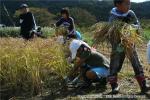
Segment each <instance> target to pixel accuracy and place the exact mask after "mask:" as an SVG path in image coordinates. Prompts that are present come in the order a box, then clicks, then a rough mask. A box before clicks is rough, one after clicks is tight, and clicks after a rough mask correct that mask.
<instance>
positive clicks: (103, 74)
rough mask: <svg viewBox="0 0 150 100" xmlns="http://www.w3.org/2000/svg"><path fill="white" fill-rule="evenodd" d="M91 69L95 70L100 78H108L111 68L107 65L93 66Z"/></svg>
mask: <svg viewBox="0 0 150 100" xmlns="http://www.w3.org/2000/svg"><path fill="white" fill-rule="evenodd" d="M90 71H92V72H94V73H95V74H96V75H97V77H98V78H106V77H107V76H108V75H109V70H108V68H105V67H93V68H91V69H90Z"/></svg>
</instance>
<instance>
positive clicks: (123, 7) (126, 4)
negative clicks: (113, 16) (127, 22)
mask: <svg viewBox="0 0 150 100" xmlns="http://www.w3.org/2000/svg"><path fill="white" fill-rule="evenodd" d="M114 5H115V7H117V9H118V10H120V11H121V12H123V13H126V12H128V11H129V9H130V5H131V3H130V0H114Z"/></svg>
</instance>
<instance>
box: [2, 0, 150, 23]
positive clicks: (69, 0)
mask: <svg viewBox="0 0 150 100" xmlns="http://www.w3.org/2000/svg"><path fill="white" fill-rule="evenodd" d="M3 2H4V4H5V5H6V7H7V9H8V12H9V13H10V15H13V14H14V12H15V10H16V8H18V7H19V5H20V4H21V3H27V4H28V5H29V7H36V8H40V9H42V8H44V9H45V8H46V9H47V8H48V11H49V12H50V13H53V14H55V15H56V14H57V13H59V12H60V10H61V8H63V7H69V9H74V8H78V9H79V10H80V9H84V10H86V11H87V12H89V13H90V14H91V15H92V16H95V17H96V20H97V21H108V17H109V12H110V10H111V9H112V7H113V3H112V2H110V0H107V1H106V0H103V1H98V0H86V2H85V1H84V0H52V1H51V0H44V1H41V0H38V1H35V0H28V1H21V0H16V1H14V0H13V1H11V0H3ZM149 5H150V2H143V3H132V9H133V11H135V13H136V15H137V17H138V18H139V19H149V18H150V10H147V9H150V6H149ZM0 6H1V5H0ZM1 8H2V6H1ZM76 12H77V11H76ZM0 14H1V16H2V17H1V19H2V20H0V23H3V24H6V25H12V24H11V22H10V20H9V18H8V17H7V16H6V14H5V12H4V11H3V10H2V13H0ZM38 14H39V15H40V16H42V15H41V14H43V12H42V13H38ZM81 14H82V12H79V13H76V16H77V15H81ZM83 14H84V13H83ZM85 14H87V13H85ZM39 15H38V16H39ZM83 16H84V15H83ZM84 18H85V19H87V18H88V17H84ZM82 19H83V18H82ZM76 20H78V19H76ZM89 20H91V19H90V18H89ZM94 20H95V18H94ZM46 21H47V22H48V21H50V20H46ZM80 22H81V23H82V20H80ZM39 24H40V23H39ZM78 24H80V23H78ZM44 25H45V24H44ZM46 25H47V24H46Z"/></svg>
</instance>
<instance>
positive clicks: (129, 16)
mask: <svg viewBox="0 0 150 100" xmlns="http://www.w3.org/2000/svg"><path fill="white" fill-rule="evenodd" d="M114 5H115V8H113V9H112V10H111V12H110V18H109V22H110V23H112V22H114V21H122V22H125V23H128V24H131V25H132V26H133V27H135V28H137V29H138V28H140V23H139V21H138V19H137V17H136V15H135V13H134V12H133V11H132V10H129V9H130V0H114ZM110 42H111V45H112V53H111V60H110V76H109V79H108V81H109V82H110V84H111V87H112V93H113V94H116V93H118V92H119V85H118V83H117V80H118V78H117V75H118V72H119V71H120V70H121V68H122V65H123V62H124V59H125V57H126V52H125V51H124V50H123V51H118V50H117V48H123V47H122V46H121V45H120V44H121V41H114V40H112V39H110ZM129 60H130V62H131V63H132V66H133V70H134V73H135V78H136V80H137V81H138V83H139V86H140V89H141V93H145V92H147V91H148V90H149V89H150V87H149V86H148V85H147V84H146V80H145V76H144V71H143V67H142V65H141V63H140V60H139V58H138V54H137V51H136V47H135V44H134V46H133V53H132V54H131V55H130V57H129Z"/></svg>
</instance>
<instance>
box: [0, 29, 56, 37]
mask: <svg viewBox="0 0 150 100" xmlns="http://www.w3.org/2000/svg"><path fill="white" fill-rule="evenodd" d="M42 32H43V36H45V37H49V36H51V37H52V36H53V35H54V33H55V29H53V28H50V27H43V28H42ZM19 36H20V28H19V27H4V28H0V37H19Z"/></svg>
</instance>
